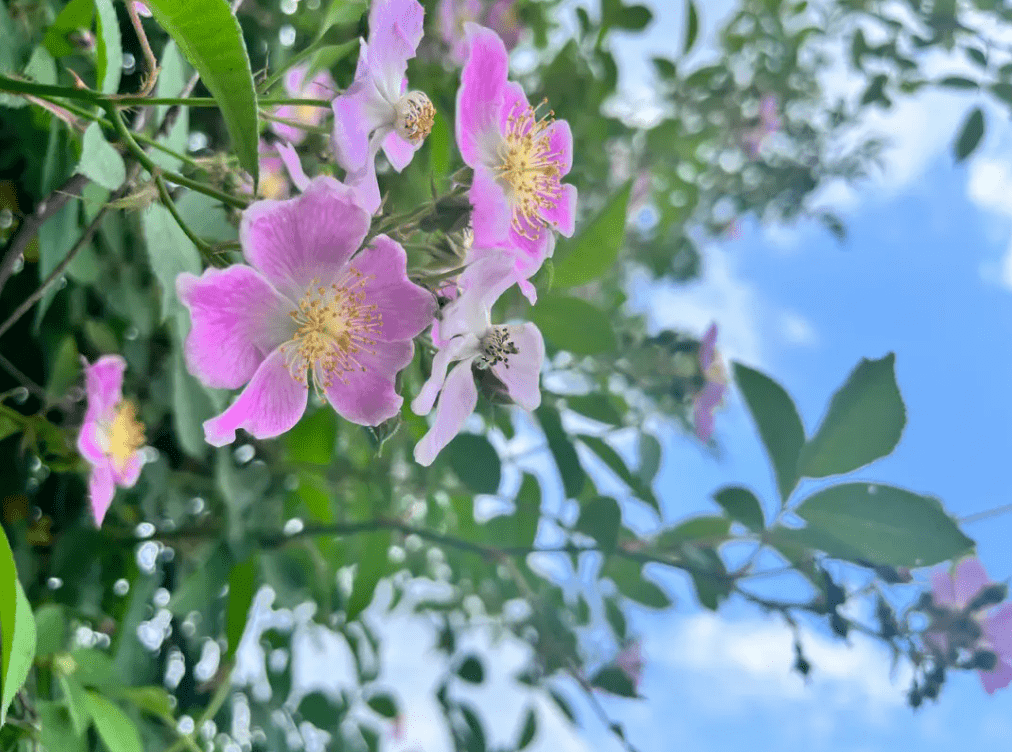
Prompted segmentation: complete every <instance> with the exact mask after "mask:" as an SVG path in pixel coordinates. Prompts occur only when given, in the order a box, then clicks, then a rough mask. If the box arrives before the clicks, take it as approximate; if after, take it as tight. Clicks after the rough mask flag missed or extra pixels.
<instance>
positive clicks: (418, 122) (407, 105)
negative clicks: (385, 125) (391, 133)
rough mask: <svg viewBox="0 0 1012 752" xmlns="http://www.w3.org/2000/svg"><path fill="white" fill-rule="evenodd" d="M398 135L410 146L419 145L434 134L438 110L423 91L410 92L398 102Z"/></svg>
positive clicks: (396, 108)
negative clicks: (430, 134) (433, 127)
mask: <svg viewBox="0 0 1012 752" xmlns="http://www.w3.org/2000/svg"><path fill="white" fill-rule="evenodd" d="M395 110H396V113H397V133H399V134H400V135H401V137H402V138H403V139H404V140H405V141H407V142H408V143H410V144H419V143H421V142H422V141H424V140H425V137H426V136H428V135H429V133H431V132H432V125H433V123H435V121H436V108H435V107H433V106H432V102H431V101H430V100H429V98H428V97H427V96H426V95H425V93H424V92H421V91H409V92H408V93H407V94H405V95H404V96H403V97H401V98H400V100H399V101H398V102H397V105H396V107H395Z"/></svg>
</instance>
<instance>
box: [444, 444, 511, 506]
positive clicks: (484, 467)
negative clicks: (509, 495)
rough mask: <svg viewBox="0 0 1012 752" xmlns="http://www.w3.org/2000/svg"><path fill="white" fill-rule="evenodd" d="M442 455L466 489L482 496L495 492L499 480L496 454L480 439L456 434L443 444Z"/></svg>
mask: <svg viewBox="0 0 1012 752" xmlns="http://www.w3.org/2000/svg"><path fill="white" fill-rule="evenodd" d="M445 454H446V457H447V459H448V460H449V462H450V467H452V468H453V472H455V473H456V474H457V477H458V478H460V481H461V482H462V483H463V484H464V485H465V486H467V487H468V488H469V489H471V490H472V491H474V492H475V493H486V494H494V493H495V492H496V491H498V490H499V481H500V479H501V477H502V466H501V463H500V461H499V453H498V452H496V450H495V447H493V446H492V445H491V444H490V443H489V440H488V439H486V438H485V437H484V436H479V435H478V434H473V433H462V434H458V435H457V436H456V437H455V438H454V439H453V441H451V442H450V443H449V444H447V446H446V449H445Z"/></svg>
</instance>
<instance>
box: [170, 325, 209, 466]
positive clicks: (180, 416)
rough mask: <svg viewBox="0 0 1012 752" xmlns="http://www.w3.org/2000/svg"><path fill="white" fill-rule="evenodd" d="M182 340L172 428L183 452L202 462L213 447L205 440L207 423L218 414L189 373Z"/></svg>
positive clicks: (175, 359)
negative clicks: (210, 447)
mask: <svg viewBox="0 0 1012 752" xmlns="http://www.w3.org/2000/svg"><path fill="white" fill-rule="evenodd" d="M180 317H181V316H180ZM182 341H183V338H182V337H178V338H176V346H175V347H174V348H173V353H172V426H173V428H175V431H176V438H177V439H178V440H179V445H180V447H182V449H183V451H184V452H186V453H187V454H188V455H190V456H191V457H194V458H197V459H200V458H202V457H205V456H206V455H207V451H208V448H209V446H210V445H209V444H208V443H207V442H206V441H205V440H204V428H203V425H204V421H205V420H207V419H208V418H211V417H212V416H213V415H214V414H215V408H214V404H213V402H212V401H211V397H210V396H209V395H208V393H207V390H206V389H205V388H204V387H203V385H202V384H201V383H200V382H199V381H197V380H196V379H195V378H194V377H193V376H191V375H190V373H189V372H188V371H187V370H186V363H185V362H184V360H183V350H182Z"/></svg>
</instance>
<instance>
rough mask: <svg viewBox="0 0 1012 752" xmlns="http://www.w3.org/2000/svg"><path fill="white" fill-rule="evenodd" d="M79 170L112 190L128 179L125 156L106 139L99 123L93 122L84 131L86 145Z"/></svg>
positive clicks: (79, 163) (82, 152)
mask: <svg viewBox="0 0 1012 752" xmlns="http://www.w3.org/2000/svg"><path fill="white" fill-rule="evenodd" d="M77 171H78V172H79V173H81V174H82V175H86V176H87V177H88V178H90V179H91V180H93V181H94V182H96V183H98V184H99V185H100V186H102V187H103V188H108V189H109V190H110V191H114V190H116V189H117V188H119V187H120V186H121V185H123V181H124V180H126V164H125V163H124V162H123V157H121V156H120V154H119V152H118V151H116V150H115V149H114V148H113V147H112V145H111V144H110V143H109V142H108V141H106V140H105V136H103V135H102V127H101V126H100V125H99V124H98V123H92V124H91V125H89V126H88V127H87V129H86V130H85V131H84V147H83V149H82V150H81V161H80V162H78V164H77Z"/></svg>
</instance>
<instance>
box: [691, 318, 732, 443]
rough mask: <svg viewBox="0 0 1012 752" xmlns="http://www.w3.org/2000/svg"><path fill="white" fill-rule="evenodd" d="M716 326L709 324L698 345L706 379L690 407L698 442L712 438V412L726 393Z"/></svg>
mask: <svg viewBox="0 0 1012 752" xmlns="http://www.w3.org/2000/svg"><path fill="white" fill-rule="evenodd" d="M716 344H717V325H716V324H710V328H709V329H707V330H706V334H705V335H703V339H702V341H701V342H700V343H699V368H700V371H701V372H702V374H703V377H704V378H705V379H706V383H705V384H704V385H703V388H702V389H701V390H700V391H699V393H698V394H697V395H696V398H695V400H694V401H693V407H692V419H693V424H694V425H695V427H696V436H697V437H698V438H699V440H700V441H709V440H710V437H711V436H713V412H714V410H716V409H717V407H718V406H719V405H720V403H721V401H722V400H723V399H724V392H726V391H727V376H726V375H725V374H724V366H723V363H722V362H721V359H720V356H719V355H718V354H717V348H716Z"/></svg>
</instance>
